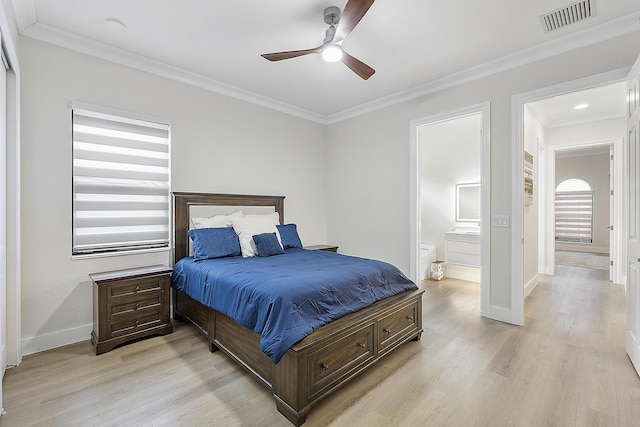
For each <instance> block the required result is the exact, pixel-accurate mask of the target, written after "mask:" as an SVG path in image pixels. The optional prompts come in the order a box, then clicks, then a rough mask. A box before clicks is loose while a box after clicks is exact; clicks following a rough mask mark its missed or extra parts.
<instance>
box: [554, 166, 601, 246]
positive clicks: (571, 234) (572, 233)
mask: <svg viewBox="0 0 640 427" xmlns="http://www.w3.org/2000/svg"><path fill="white" fill-rule="evenodd" d="M592 231H593V191H591V186H590V185H589V184H588V183H586V182H585V181H583V180H581V179H567V180H565V181H562V182H561V183H560V184H558V186H557V187H556V242H572V243H592V241H593V233H592Z"/></svg>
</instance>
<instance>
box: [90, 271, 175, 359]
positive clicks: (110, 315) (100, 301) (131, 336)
mask: <svg viewBox="0 0 640 427" xmlns="http://www.w3.org/2000/svg"><path fill="white" fill-rule="evenodd" d="M171 271H172V269H171V268H168V267H165V266H163V265H156V266H152V267H143V268H132V269H127V270H118V271H110V272H105V273H94V274H90V275H89V277H91V280H92V281H93V332H91V343H92V344H93V348H94V349H95V352H96V355H98V354H102V353H105V352H107V351H110V350H111V349H113V348H114V347H115V346H117V345H120V344H124V343H126V342H129V341H132V340H136V339H139V338H143V337H148V336H151V335H165V334H170V333H171V332H173V325H172V324H171V317H170V308H171V300H170V298H171V296H170V285H171V281H170V276H171Z"/></svg>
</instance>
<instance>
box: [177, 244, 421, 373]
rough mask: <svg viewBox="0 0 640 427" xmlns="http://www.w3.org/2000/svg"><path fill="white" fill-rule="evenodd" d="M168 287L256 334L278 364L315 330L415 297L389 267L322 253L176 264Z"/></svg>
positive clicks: (411, 286) (406, 282)
mask: <svg viewBox="0 0 640 427" xmlns="http://www.w3.org/2000/svg"><path fill="white" fill-rule="evenodd" d="M171 285H172V286H173V287H174V288H176V289H179V290H181V291H184V292H186V293H187V294H188V295H189V296H190V297H191V298H193V299H195V300H197V301H199V302H200V303H202V304H204V305H206V306H208V307H210V308H213V309H214V310H217V311H219V312H220V313H223V314H225V315H227V316H229V317H231V318H232V319H234V320H235V321H236V322H237V323H239V324H241V325H242V326H244V327H246V328H248V329H251V330H253V331H255V332H258V333H259V334H260V337H261V338H260V349H261V350H262V351H263V352H264V353H265V354H266V355H267V356H269V357H270V358H271V360H272V361H273V362H274V363H278V362H279V361H280V359H281V358H282V356H283V355H284V354H285V353H286V352H287V350H288V349H289V348H291V346H293V345H294V344H295V343H297V342H298V341H300V340H301V339H303V338H304V337H305V336H307V335H308V334H309V333H311V332H312V331H313V330H314V329H317V328H319V327H320V326H322V325H324V324H327V323H329V322H331V321H332V320H335V319H338V318H340V317H342V316H344V315H346V314H349V313H353V312H355V311H358V310H360V309H362V308H364V307H367V306H369V305H371V304H372V303H374V302H376V301H378V300H381V299H384V298H386V297H389V296H392V295H395V294H398V293H401V292H403V291H407V290H410V289H417V286H416V285H415V284H414V283H413V282H412V281H411V280H409V279H408V278H407V277H406V276H405V275H404V274H402V272H401V271H400V270H398V269H397V268H396V267H394V266H393V265H391V264H388V263H385V262H382V261H375V260H371V259H365V258H356V257H351V256H346V255H341V254H337V253H332V252H326V251H310V250H305V249H287V250H286V251H285V254H284V255H277V256H271V257H252V258H242V257H232V258H218V259H208V260H203V261H194V260H193V258H192V257H187V258H183V259H181V260H180V261H178V262H177V263H176V265H175V266H174V269H173V274H172V276H171Z"/></svg>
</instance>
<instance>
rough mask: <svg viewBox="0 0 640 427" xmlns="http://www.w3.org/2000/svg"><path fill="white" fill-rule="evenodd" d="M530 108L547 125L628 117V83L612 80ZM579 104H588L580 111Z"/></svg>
mask: <svg viewBox="0 0 640 427" xmlns="http://www.w3.org/2000/svg"><path fill="white" fill-rule="evenodd" d="M528 105H529V107H531V109H532V110H533V112H534V114H535V115H536V117H538V119H539V120H540V122H541V123H542V125H543V126H544V127H545V128H547V129H548V128H556V127H560V126H567V125H572V124H578V123H586V122H590V121H595V120H604V119H611V118H614V117H624V116H625V111H626V84H625V82H618V83H612V84H608V85H603V86H598V87H594V88H591V89H585V90H581V91H578V92H571V93H567V94H564V95H559V96H554V97H551V98H546V99H542V100H540V101H536V102H530V103H529V104H528ZM576 106H584V108H580V109H578V110H576Z"/></svg>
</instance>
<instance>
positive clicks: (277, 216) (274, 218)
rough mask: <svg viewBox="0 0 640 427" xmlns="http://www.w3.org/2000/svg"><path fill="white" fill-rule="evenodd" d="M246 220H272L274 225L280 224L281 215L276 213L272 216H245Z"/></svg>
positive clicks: (271, 214)
mask: <svg viewBox="0 0 640 427" xmlns="http://www.w3.org/2000/svg"><path fill="white" fill-rule="evenodd" d="M244 218H271V220H272V221H273V224H274V225H278V224H280V214H279V213H278V212H274V213H270V214H262V215H258V214H251V215H244Z"/></svg>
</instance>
